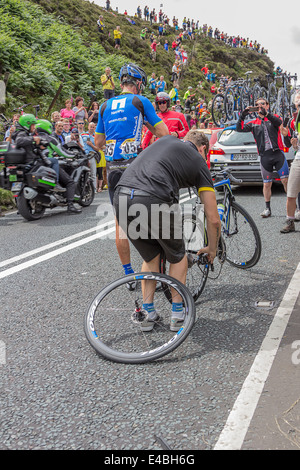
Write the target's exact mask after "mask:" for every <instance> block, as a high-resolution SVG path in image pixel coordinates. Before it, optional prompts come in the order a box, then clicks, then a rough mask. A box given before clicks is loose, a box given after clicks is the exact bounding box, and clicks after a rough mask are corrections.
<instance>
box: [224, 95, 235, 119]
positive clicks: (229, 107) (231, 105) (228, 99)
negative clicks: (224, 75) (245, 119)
mask: <svg viewBox="0 0 300 470" xmlns="http://www.w3.org/2000/svg"><path fill="white" fill-rule="evenodd" d="M224 109H225V114H226V117H227V119H228V121H233V119H234V111H237V110H236V109H235V93H234V90H233V89H232V88H230V87H229V88H227V90H226V93H225V97H224Z"/></svg>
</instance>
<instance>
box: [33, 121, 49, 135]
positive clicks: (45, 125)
mask: <svg viewBox="0 0 300 470" xmlns="http://www.w3.org/2000/svg"><path fill="white" fill-rule="evenodd" d="M36 129H37V131H38V132H46V133H47V134H49V135H51V134H52V124H51V122H50V121H47V120H46V119H38V120H37V123H36Z"/></svg>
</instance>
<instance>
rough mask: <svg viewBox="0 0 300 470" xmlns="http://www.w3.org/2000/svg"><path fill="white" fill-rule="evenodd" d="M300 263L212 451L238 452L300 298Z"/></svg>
mask: <svg viewBox="0 0 300 470" xmlns="http://www.w3.org/2000/svg"><path fill="white" fill-rule="evenodd" d="M299 285H300V263H299V264H298V267H297V269H296V271H295V273H294V275H293V277H292V279H291V282H290V284H289V286H288V288H287V290H286V292H285V294H284V297H283V299H282V302H281V304H280V306H279V307H278V309H277V312H276V314H275V317H274V319H273V321H272V323H271V325H270V328H269V330H268V332H267V334H266V336H265V339H264V341H263V343H262V345H261V348H260V350H259V352H258V354H257V356H256V358H255V360H254V362H253V364H252V367H251V369H250V372H249V374H248V376H247V378H246V380H245V382H244V384H243V386H242V389H241V391H240V394H239V396H238V397H237V399H236V401H235V404H234V406H233V408H232V411H231V413H230V414H229V417H228V419H227V422H226V425H225V427H224V429H223V431H222V432H221V434H220V436H219V439H218V442H217V443H216V445H215V447H214V450H240V449H241V447H242V444H243V442H244V439H245V436H246V433H247V430H248V428H249V425H250V422H251V420H252V417H253V414H254V412H255V409H256V406H257V403H258V401H259V398H260V396H261V393H262V391H263V388H264V385H265V382H266V380H267V378H268V375H269V373H270V369H271V366H272V364H273V361H274V358H275V356H276V353H277V351H278V348H279V345H280V342H281V339H282V336H283V334H284V332H285V329H286V326H287V324H288V321H289V319H290V316H291V313H292V311H293V308H294V306H295V303H296V301H297V298H298V295H299Z"/></svg>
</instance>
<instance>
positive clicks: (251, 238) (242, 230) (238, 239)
mask: <svg viewBox="0 0 300 470" xmlns="http://www.w3.org/2000/svg"><path fill="white" fill-rule="evenodd" d="M219 202H223V200H220V201H218V203H219ZM221 230H222V236H223V239H224V242H225V246H226V261H227V262H228V263H229V264H231V265H232V266H235V267H237V268H240V269H248V268H251V267H253V266H255V264H256V263H257V262H258V261H259V259H260V255H261V239H260V235H259V232H258V229H257V227H256V224H255V222H254V220H253V219H252V217H251V216H250V214H249V213H248V212H247V211H246V210H245V209H244V208H243V207H242V206H240V205H239V204H238V203H236V202H235V201H232V202H231V206H230V210H229V211H228V212H227V214H226V218H223V220H222V229H221Z"/></svg>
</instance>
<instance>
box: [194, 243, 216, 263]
mask: <svg viewBox="0 0 300 470" xmlns="http://www.w3.org/2000/svg"><path fill="white" fill-rule="evenodd" d="M204 253H205V254H206V256H207V261H208V262H209V263H210V264H213V262H214V259H215V257H216V255H217V250H216V249H215V248H210V246H206V247H205V248H201V249H200V250H199V251H198V253H197V255H201V254H204Z"/></svg>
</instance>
